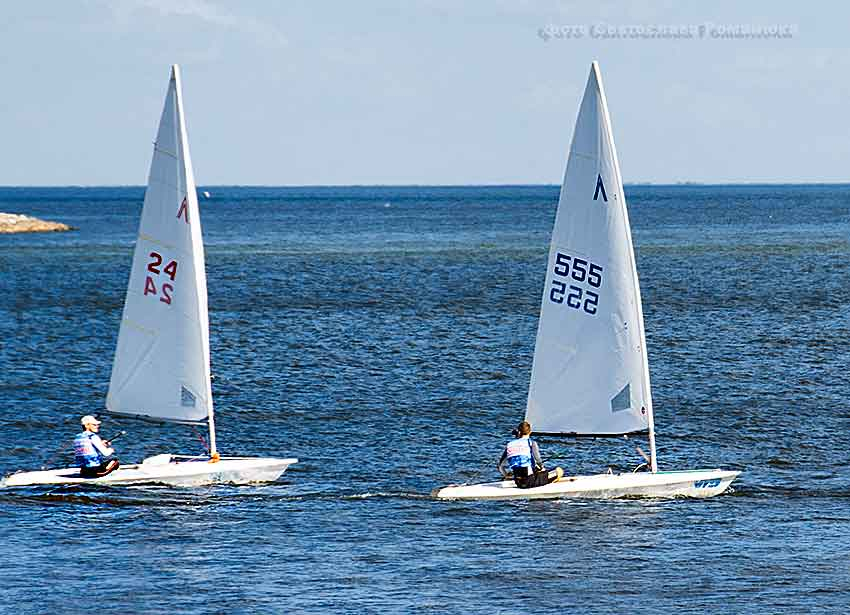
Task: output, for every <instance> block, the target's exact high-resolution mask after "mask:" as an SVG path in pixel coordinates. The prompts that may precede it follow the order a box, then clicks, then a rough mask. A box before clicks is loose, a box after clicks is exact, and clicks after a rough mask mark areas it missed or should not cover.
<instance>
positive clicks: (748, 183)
mask: <svg viewBox="0 0 850 615" xmlns="http://www.w3.org/2000/svg"><path fill="white" fill-rule="evenodd" d="M846 185H850V179H848V180H847V181H779V180H757V181H730V182H722V181H717V182H715V181H689V180H685V181H675V182H657V181H634V182H624V183H623V187H629V186H660V187H681V186H846ZM146 187H147V185H146V184H2V185H0V190H2V189H9V188H142V189H144V188H146ZM548 187H551V188H560V187H561V184H548V183H547V184H536V183H493V184H196V185H195V188H196V189H199V188H548Z"/></svg>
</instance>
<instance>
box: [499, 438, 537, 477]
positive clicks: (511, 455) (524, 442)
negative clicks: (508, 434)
mask: <svg viewBox="0 0 850 615" xmlns="http://www.w3.org/2000/svg"><path fill="white" fill-rule="evenodd" d="M505 450H506V451H507V454H508V457H507V465H508V468H510V469H511V470H516V469H517V468H529V469H531V468H532V467H533V461H534V455H533V454H532V452H531V439H530V438H517V439H515V440H511V441H510V442H508V444H507V446H506V447H505Z"/></svg>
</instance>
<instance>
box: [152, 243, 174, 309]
mask: <svg viewBox="0 0 850 615" xmlns="http://www.w3.org/2000/svg"><path fill="white" fill-rule="evenodd" d="M148 256H149V258H150V262H149V263H148V267H147V270H148V276H147V277H146V278H145V295H159V300H160V301H162V302H163V303H165V304H166V305H171V293H172V292H173V291H174V286H173V285H171V284H169V283H168V282H165V283H163V284H162V285H160V287H159V291H158V292H157V287H156V281H155V279H154V277H153V276H152V275H150V274H152V273H153V274H156V276H157V278H156V279H157V280H158V279H159V275H160V273H164V274H165V275H166V276H167V277H169V278H170V279H171V281H172V282H173V281H174V279H175V278H176V277H177V261H175V260H172V261H171V262H169V263H168V264H167V265H165V266H164V267H162V262H163V258H162V255H161V254H159V253H158V252H151V253H150V254H149V255H148Z"/></svg>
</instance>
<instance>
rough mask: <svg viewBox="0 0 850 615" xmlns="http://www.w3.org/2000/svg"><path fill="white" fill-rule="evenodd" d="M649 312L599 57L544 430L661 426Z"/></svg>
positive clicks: (533, 413) (567, 217)
mask: <svg viewBox="0 0 850 615" xmlns="http://www.w3.org/2000/svg"><path fill="white" fill-rule="evenodd" d="M651 415H652V400H651V395H650V390H649V371H648V365H647V358H646V353H645V341H644V332H643V314H642V309H641V304H640V290H639V286H638V279H637V271H636V268H635V261H634V251H633V247H632V239H631V231H630V228H629V219H628V211H627V208H626V200H625V196H624V193H623V184H622V178H621V175H620V168H619V163H618V161H617V154H616V149H615V147H614V140H613V136H612V131H611V125H610V119H609V116H608V108H607V102H606V100H605V95H604V91H603V89H602V81H601V77H600V74H599V68H598V65H597V64H596V63H595V62H594V63H593V65H592V66H591V71H590V75H589V76H588V80H587V85H586V87H585V92H584V96H583V98H582V101H581V104H580V107H579V113H578V117H577V119H576V125H575V130H574V132H573V139H572V142H571V144H570V150H569V155H568V158H567V166H566V170H565V172H564V181H563V184H562V186H561V191H560V197H559V201H558V209H557V213H556V216H555V225H554V228H553V231H552V239H551V243H550V250H549V258H548V263H547V270H546V281H545V286H544V292H543V297H542V300H541V307H540V320H539V324H538V332H537V340H536V344H535V352H534V361H533V366H532V374H531V383H530V386H529V394H528V403H527V406H526V420H528V421H529V422H530V423H531V424H532V426H533V428H534V431H535V433H537V434H550V435H565V436H587V437H616V436H622V435H631V434H640V433H647V432H650V433H651V430H652V416H651Z"/></svg>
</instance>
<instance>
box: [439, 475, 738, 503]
mask: <svg viewBox="0 0 850 615" xmlns="http://www.w3.org/2000/svg"><path fill="white" fill-rule="evenodd" d="M738 474H740V472H737V471H734V470H719V469H715V470H686V471H680V472H655V473H650V472H636V473H629V474H596V475H591V476H564V477H563V478H562V479H561V480H560V481H558V482H555V483H550V484H548V485H545V486H543V487H535V488H533V489H520V488H518V487H517V486H516V484H514V482H513V481H512V480H504V481H498V482H493V483H482V484H477V485H459V486H450V487H443V488H442V489H438V490H436V491H435V492H434V493H433V494H432V495H434V497H436V498H438V499H450V500H514V499H523V500H536V499H553V498H588V499H614V498H629V497H638V498H675V497H689V498H708V497H712V496H715V495H720V494H721V493H723V492H724V491H726V489H728V488H729V485H730V484H731V483H732V481H733V480H735V478H736V477H737V476H738Z"/></svg>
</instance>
